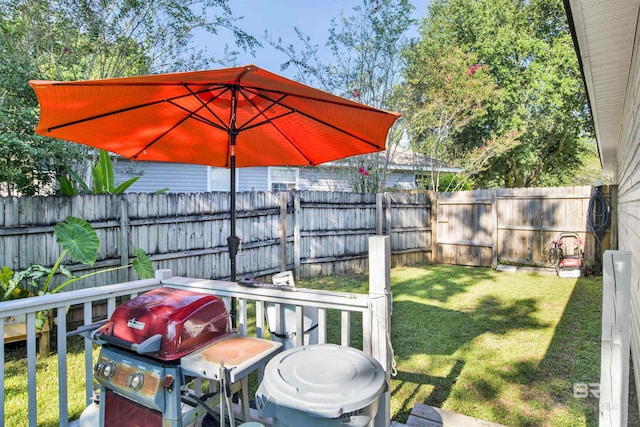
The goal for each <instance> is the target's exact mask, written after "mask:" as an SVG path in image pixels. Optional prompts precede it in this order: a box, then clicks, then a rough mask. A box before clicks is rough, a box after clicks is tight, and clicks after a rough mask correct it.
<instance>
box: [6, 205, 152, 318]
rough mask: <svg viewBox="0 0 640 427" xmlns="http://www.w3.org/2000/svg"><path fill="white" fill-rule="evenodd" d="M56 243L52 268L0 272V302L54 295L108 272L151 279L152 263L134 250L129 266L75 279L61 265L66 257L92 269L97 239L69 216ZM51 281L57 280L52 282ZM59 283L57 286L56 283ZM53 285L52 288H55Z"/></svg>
mask: <svg viewBox="0 0 640 427" xmlns="http://www.w3.org/2000/svg"><path fill="white" fill-rule="evenodd" d="M54 232H55V235H56V241H57V242H58V244H59V245H60V246H61V247H62V252H61V253H60V256H59V257H58V259H57V260H56V262H55V264H54V265H53V267H46V266H43V265H40V264H32V265H31V266H29V268H27V269H26V270H24V271H20V272H15V273H14V272H13V271H12V270H11V269H10V268H8V267H6V266H5V267H3V268H2V270H0V286H2V288H3V289H2V290H1V291H2V301H5V300H10V299H16V298H20V297H25V296H39V295H47V294H56V293H58V292H61V291H62V290H63V289H64V288H65V287H67V286H69V285H70V284H72V283H74V282H76V281H78V280H82V279H85V278H87V277H91V276H95V275H97V274H102V273H107V272H109V271H115V270H120V269H124V268H129V267H133V269H134V270H135V271H136V273H138V275H139V276H140V277H141V278H143V279H148V278H152V277H153V274H154V272H153V267H152V266H151V260H150V259H149V258H148V257H147V255H146V253H145V252H144V251H143V250H142V249H136V250H135V251H134V252H133V254H134V257H135V258H134V259H133V262H132V263H131V264H130V265H125V266H118V267H111V268H105V269H102V270H98V271H94V272H92V273H88V274H85V275H82V276H76V275H75V274H73V272H71V271H70V270H69V269H68V268H66V267H65V266H64V265H63V264H62V262H63V261H64V259H65V257H67V255H68V256H69V257H70V258H72V259H73V260H75V261H77V262H80V263H82V264H84V265H88V266H93V264H94V263H95V262H96V258H97V254H98V247H99V244H100V242H99V239H98V235H97V234H96V232H95V230H94V229H93V228H92V227H91V225H90V224H89V223H88V222H87V221H85V220H83V219H81V218H77V217H73V216H69V217H67V218H66V219H65V220H64V221H63V222H60V223H58V224H56V226H55V227H54ZM54 277H60V280H56V282H54ZM57 282H59V283H57ZM54 283H55V284H54ZM47 317H48V313H38V316H37V320H36V327H37V328H38V330H42V327H43V325H44V323H45V320H46V318H47Z"/></svg>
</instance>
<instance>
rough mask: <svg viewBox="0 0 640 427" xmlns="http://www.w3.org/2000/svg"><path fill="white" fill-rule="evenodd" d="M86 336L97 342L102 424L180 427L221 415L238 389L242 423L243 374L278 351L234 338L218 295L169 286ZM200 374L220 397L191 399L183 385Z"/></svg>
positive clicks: (274, 346)
mask: <svg viewBox="0 0 640 427" xmlns="http://www.w3.org/2000/svg"><path fill="white" fill-rule="evenodd" d="M88 332H89V331H87V330H85V331H84V332H83V335H84V336H85V337H88V338H90V339H92V340H93V341H94V342H96V343H97V344H100V345H101V349H100V354H99V356H98V360H97V362H96V364H95V365H94V377H95V379H96V380H97V381H98V383H99V388H100V396H101V397H100V405H99V412H98V417H99V421H98V423H97V425H99V426H101V427H115V426H117V427H123V426H124V427H139V426H140V427H141V426H145V427H147V426H159V427H183V426H185V425H188V424H190V423H193V422H194V421H195V420H196V419H198V418H200V417H201V416H203V415H205V414H206V413H209V414H211V416H213V417H214V418H219V417H222V418H224V404H225V403H227V406H229V405H228V401H229V397H230V395H231V393H232V392H237V391H238V390H242V391H243V404H245V411H244V416H245V418H247V417H248V413H249V411H248V407H247V406H246V404H247V401H248V396H247V393H248V392H247V390H246V375H247V374H248V373H249V372H251V371H252V370H254V369H256V368H257V367H258V366H260V365H264V364H265V363H266V362H267V361H268V358H270V357H271V356H272V355H273V354H274V353H275V352H276V351H277V350H278V349H279V347H280V346H281V344H280V343H277V342H272V341H267V340H262V339H258V338H252V337H242V336H239V335H237V334H235V333H234V331H233V330H232V329H231V327H230V324H229V314H228V312H227V309H226V307H225V306H224V303H223V302H222V300H220V299H219V298H218V297H217V296H215V295H210V294H205V293H201V292H192V291H187V290H182V289H173V288H158V289H155V290H152V291H149V292H145V293H143V294H141V295H140V296H138V297H136V298H133V299H131V300H130V301H128V302H127V303H125V304H122V305H121V306H119V307H118V308H117V309H116V310H115V311H114V313H113V314H112V316H111V318H110V319H109V320H108V321H107V322H106V323H103V324H101V325H98V326H96V325H94V326H93V327H91V328H90V332H91V333H90V335H89V334H88ZM198 377H200V378H207V379H210V380H215V381H218V383H219V384H220V392H213V393H209V394H207V395H203V396H197V395H195V393H193V392H192V391H190V390H188V389H187V387H186V385H187V384H188V383H189V382H190V381H191V380H193V379H194V378H198ZM240 380H242V381H240ZM217 402H220V413H219V414H218V413H216V412H215V411H214V410H213V409H212V405H214V404H215V403H217ZM90 407H91V405H90ZM90 407H88V408H87V410H89V408H90ZM230 422H231V423H232V425H233V423H234V421H233V416H231V417H230ZM93 425H96V424H95V423H94V424H93Z"/></svg>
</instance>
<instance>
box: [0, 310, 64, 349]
mask: <svg viewBox="0 0 640 427" xmlns="http://www.w3.org/2000/svg"><path fill="white" fill-rule="evenodd" d="M54 322H55V320H54ZM50 331H51V328H50V325H49V321H48V320H47V321H46V322H45V323H44V326H43V327H42V331H36V336H37V337H39V338H40V354H41V355H48V354H49V349H50ZM26 339H27V322H26V316H24V315H22V316H16V317H14V316H9V317H5V318H4V342H5V344H6V343H12V342H18V341H25V340H26Z"/></svg>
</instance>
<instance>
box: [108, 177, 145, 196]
mask: <svg viewBox="0 0 640 427" xmlns="http://www.w3.org/2000/svg"><path fill="white" fill-rule="evenodd" d="M138 179H140V177H139V176H134V177H133V178H130V179H128V180H126V181H125V182H123V183H122V184H120V185H118V186H117V187H116V188H114V189H113V191H112V194H120V193H124V192H125V190H126V189H127V188H129V187H131V185H132V184H133V183H134V182H136V181H137V180H138Z"/></svg>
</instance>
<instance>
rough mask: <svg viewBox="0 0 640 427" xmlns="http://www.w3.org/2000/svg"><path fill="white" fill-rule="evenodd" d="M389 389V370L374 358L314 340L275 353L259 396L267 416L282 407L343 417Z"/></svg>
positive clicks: (266, 370) (317, 415)
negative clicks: (307, 343) (316, 342)
mask: <svg viewBox="0 0 640 427" xmlns="http://www.w3.org/2000/svg"><path fill="white" fill-rule="evenodd" d="M385 390H386V376H385V372H384V369H383V368H382V366H381V365H380V363H379V362H378V361H377V360H375V359H374V358H373V357H371V356H368V355H366V354H365V353H363V352H362V351H360V350H357V349H354V348H351V347H345V346H339V345H335V344H314V345H308V346H301V347H294V348H291V349H289V350H287V351H284V352H282V353H280V354H277V355H276V356H274V357H273V358H272V359H271V360H270V361H269V363H268V364H267V366H266V368H265V372H264V378H263V380H262V383H261V384H260V387H259V388H258V391H257V392H256V400H257V402H258V405H259V406H260V407H261V408H263V409H264V411H263V416H268V414H269V413H274V412H276V411H275V406H283V407H287V408H290V409H294V410H298V411H301V412H306V413H307V414H308V415H310V416H313V417H323V418H338V417H340V416H341V415H342V414H348V413H350V412H354V411H358V410H360V409H363V408H366V407H368V406H369V405H371V404H372V403H373V402H375V401H376V400H377V399H378V397H379V396H380V394H382V393H383V392H384V391H385ZM270 406H271V408H269V407H270Z"/></svg>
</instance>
